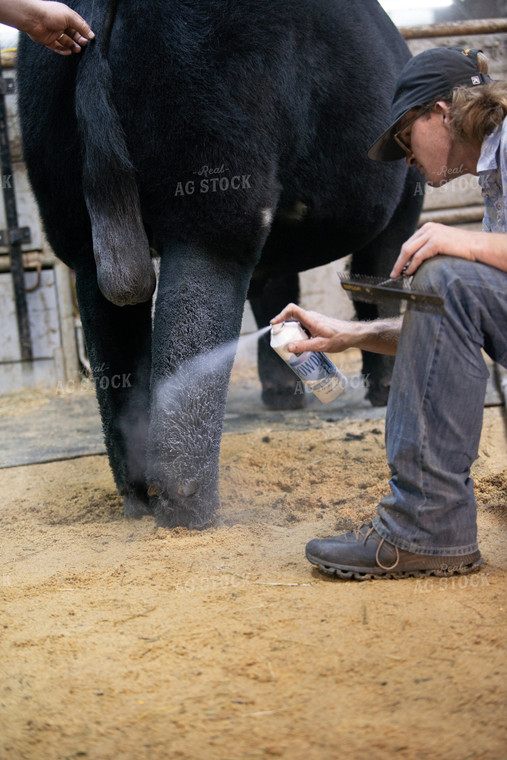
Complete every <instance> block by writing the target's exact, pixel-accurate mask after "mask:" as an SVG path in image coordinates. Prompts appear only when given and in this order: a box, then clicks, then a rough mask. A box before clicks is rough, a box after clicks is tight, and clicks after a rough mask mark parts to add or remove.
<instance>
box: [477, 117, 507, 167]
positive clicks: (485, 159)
mask: <svg viewBox="0 0 507 760" xmlns="http://www.w3.org/2000/svg"><path fill="white" fill-rule="evenodd" d="M503 131H505V133H506V136H507V118H506V119H504V121H503V124H499V125H498V127H496V129H494V130H493V132H491V134H489V135H488V136H487V137H485V138H484V141H483V143H482V146H481V154H480V156H479V160H478V162H477V172H490V171H496V169H498V158H497V156H498V148H499V146H500V140H501V139H502V132H503Z"/></svg>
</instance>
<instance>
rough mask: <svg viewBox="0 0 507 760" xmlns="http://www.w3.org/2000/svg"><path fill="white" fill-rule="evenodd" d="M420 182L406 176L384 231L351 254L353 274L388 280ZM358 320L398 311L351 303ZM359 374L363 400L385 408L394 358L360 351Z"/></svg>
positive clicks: (392, 306)
mask: <svg viewBox="0 0 507 760" xmlns="http://www.w3.org/2000/svg"><path fill="white" fill-rule="evenodd" d="M423 187H424V184H423V180H422V177H421V175H420V174H419V172H417V170H415V169H410V170H409V172H408V174H407V179H406V182H405V188H404V193H403V197H402V200H401V202H400V204H399V205H398V208H397V209H396V212H395V214H394V215H393V217H392V219H391V221H390V222H389V224H388V226H387V227H386V229H385V230H384V231H383V232H382V233H381V234H380V235H378V236H377V237H376V238H375V240H373V241H372V242H371V243H369V244H368V245H367V246H366V247H365V248H363V249H362V250H360V251H358V252H357V253H354V255H353V257H352V264H351V268H352V272H354V274H367V275H370V276H378V277H382V278H387V277H389V273H390V271H391V269H392V267H393V264H394V262H395V261H396V259H397V258H398V255H399V253H400V249H401V246H402V245H403V243H404V242H405V240H407V239H408V238H409V237H410V236H411V235H412V234H413V233H414V231H415V229H416V226H417V221H418V219H419V214H420V212H421V207H422V203H423V197H424V195H423V190H422V188H423ZM354 306H355V310H356V314H357V317H358V319H361V320H368V321H369V320H373V319H377V318H379V317H380V318H382V319H385V318H386V317H395V316H398V315H399V313H400V307H399V305H397V304H396V303H395V302H393V301H387V302H385V303H379V304H370V303H361V302H359V301H356V302H355V303H354ZM362 353H363V366H362V374H363V377H364V379H365V383H366V386H367V388H368V390H367V393H366V398H367V399H368V400H369V401H370V402H371V404H372V406H385V405H386V404H387V399H388V396H389V388H390V386H391V375H392V371H393V367H394V357H393V356H383V355H381V354H373V353H370V352H369V351H363V352H362Z"/></svg>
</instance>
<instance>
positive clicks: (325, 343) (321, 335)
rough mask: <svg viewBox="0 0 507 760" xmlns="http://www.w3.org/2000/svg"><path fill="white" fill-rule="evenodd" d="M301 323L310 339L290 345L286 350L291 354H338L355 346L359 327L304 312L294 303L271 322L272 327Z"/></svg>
mask: <svg viewBox="0 0 507 760" xmlns="http://www.w3.org/2000/svg"><path fill="white" fill-rule="evenodd" d="M290 321H297V322H301V324H302V325H303V327H305V328H306V329H307V330H308V332H309V333H310V335H311V336H312V337H311V338H308V340H300V341H298V342H297V343H290V344H289V345H288V346H287V348H288V350H289V351H290V352H291V353H293V354H300V353H302V352H303V351H324V352H328V353H338V352H339V351H344V350H345V349H346V348H351V347H352V346H355V345H356V341H357V340H358V333H359V329H360V325H359V323H358V322H349V321H346V320H342V319H333V318H332V317H326V316H325V315H324V314H319V313H318V312H317V311H306V310H305V309H302V308H301V307H300V306H297V304H295V303H290V304H289V305H288V306H286V307H285V309H283V311H281V312H280V314H278V315H277V316H276V317H274V318H273V319H272V320H271V323H270V324H272V325H276V324H278V323H280V322H290Z"/></svg>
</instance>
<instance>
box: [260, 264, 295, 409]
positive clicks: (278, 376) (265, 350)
mask: <svg viewBox="0 0 507 760" xmlns="http://www.w3.org/2000/svg"><path fill="white" fill-rule="evenodd" d="M298 300H299V275H298V274H297V273H295V274H290V275H285V276H283V277H273V278H272V279H270V280H268V281H267V282H264V283H253V284H252V286H251V290H250V294H249V301H250V305H251V307H252V311H253V314H254V317H255V321H256V322H257V326H258V327H259V328H261V327H264V326H265V325H267V324H269V320H270V319H272V318H273V317H274V316H275V314H278V313H279V312H280V311H281V310H282V309H283V308H284V306H286V305H287V304H288V303H290V302H291V301H292V302H294V303H297V301H298ZM257 358H258V371H259V379H260V381H261V384H262V401H263V403H264V404H265V405H266V406H267V407H268V408H269V409H301V408H302V407H304V405H305V395H304V392H303V391H302V389H301V382H300V381H298V378H297V377H296V375H295V374H294V372H293V371H292V370H291V369H290V368H289V367H288V366H287V365H286V363H285V362H284V361H282V359H280V357H279V356H278V354H277V353H275V351H273V349H272V348H271V346H270V334H269V333H266V334H265V335H262V336H261V337H260V338H259V341H258V344H257Z"/></svg>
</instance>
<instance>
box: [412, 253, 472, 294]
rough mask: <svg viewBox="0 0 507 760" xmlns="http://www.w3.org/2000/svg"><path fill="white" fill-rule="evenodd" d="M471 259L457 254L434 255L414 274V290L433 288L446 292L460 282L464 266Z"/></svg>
mask: <svg viewBox="0 0 507 760" xmlns="http://www.w3.org/2000/svg"><path fill="white" fill-rule="evenodd" d="M470 265H471V262H470V261H467V260H466V259H460V258H457V257H455V256H443V255H440V254H439V255H438V256H434V257H432V258H431V259H427V260H426V261H425V262H424V263H423V264H421V266H420V267H419V269H418V270H417V272H416V273H415V275H414V281H413V288H414V290H419V289H420V290H432V291H435V292H437V293H441V294H444V293H446V292H447V290H448V289H449V286H450V285H451V284H452V283H454V282H460V280H461V274H460V273H461V271H462V269H463V267H465V268H466V267H469V266H470Z"/></svg>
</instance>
